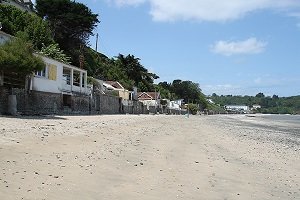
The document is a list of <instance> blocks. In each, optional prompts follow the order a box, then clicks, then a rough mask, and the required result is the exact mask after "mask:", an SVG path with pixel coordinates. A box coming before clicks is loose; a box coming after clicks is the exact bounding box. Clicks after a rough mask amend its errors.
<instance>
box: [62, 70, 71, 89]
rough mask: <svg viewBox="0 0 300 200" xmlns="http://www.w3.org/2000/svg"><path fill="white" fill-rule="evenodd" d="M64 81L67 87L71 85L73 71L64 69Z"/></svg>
mask: <svg viewBox="0 0 300 200" xmlns="http://www.w3.org/2000/svg"><path fill="white" fill-rule="evenodd" d="M63 81H64V82H65V84H67V85H71V69H69V68H66V67H64V68H63Z"/></svg>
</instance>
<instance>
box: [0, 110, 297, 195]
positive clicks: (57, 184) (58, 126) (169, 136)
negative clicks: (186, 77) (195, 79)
mask: <svg viewBox="0 0 300 200" xmlns="http://www.w3.org/2000/svg"><path fill="white" fill-rule="evenodd" d="M281 126H282V127H285V129H284V128H282V129H280V128H279V129H272V124H269V125H268V124H263V125H262V121H261V120H260V119H257V118H256V117H246V116H221V115H220V116H191V117H190V118H186V117H184V116H166V115H155V116H154V115H139V116H137V115H136V116H135V115H114V116H54V117H50V116H48V117H19V118H12V117H4V116H2V117H0V156H1V160H0V199H1V200H16V199H20V200H22V199H24V200H33V199H38V200H42V199H45V200H49V199H51V200H52V199H55V200H57V199H63V200H65V199H66V200H68V199H72V200H77V199H78V200H83V199H85V200H86V199H91V200H92V199H93V200H94V199H112V200H117V199H122V200H135V199H136V200H161V199H167V200H173V199H195V200H196V199H197V200H198V199H204V200H206V199H216V200H219V199H221V200H231V199H260V200H263V199H285V200H288V199H300V136H299V134H298V135H297V131H299V130H300V127H293V131H294V133H295V134H289V133H287V132H286V131H288V129H289V126H290V125H289V124H281ZM298 128H299V129H298ZM298 133H299V132H298Z"/></svg>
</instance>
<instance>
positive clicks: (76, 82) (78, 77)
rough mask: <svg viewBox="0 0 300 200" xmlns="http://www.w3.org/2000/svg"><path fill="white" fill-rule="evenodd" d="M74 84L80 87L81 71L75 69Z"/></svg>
mask: <svg viewBox="0 0 300 200" xmlns="http://www.w3.org/2000/svg"><path fill="white" fill-rule="evenodd" d="M73 85H75V86H79V87H80V72H79V71H75V70H74V72H73Z"/></svg>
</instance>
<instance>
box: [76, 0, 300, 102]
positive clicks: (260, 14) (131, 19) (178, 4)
mask: <svg viewBox="0 0 300 200" xmlns="http://www.w3.org/2000/svg"><path fill="white" fill-rule="evenodd" d="M79 2H81V3H84V4H86V5H87V6H88V7H90V8H91V9H92V11H93V12H94V13H98V14H99V16H100V20H101V23H100V24H99V25H98V27H97V29H96V30H95V33H99V47H98V51H100V52H101V53H104V54H105V55H107V56H109V57H113V56H116V55H118V54H119V53H122V54H124V55H127V54H133V55H135V56H136V57H138V58H140V59H141V63H142V64H143V65H144V66H145V67H146V68H147V69H148V70H149V71H151V72H154V73H156V74H158V75H159V76H160V79H159V80H158V82H159V81H168V82H171V81H173V80H174V79H181V80H191V81H194V82H197V83H199V84H200V87H201V89H202V91H203V92H204V93H205V94H207V95H209V94H212V93H214V92H215V93H217V94H233V95H255V94H257V93H258V92H263V93H265V94H266V95H273V94H277V95H279V96H292V95H300V1H299V0H248V1H245V0H228V1H219V0H79ZM90 43H91V46H92V47H94V46H95V38H94V37H93V38H91V40H90Z"/></svg>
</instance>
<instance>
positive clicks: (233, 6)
mask: <svg viewBox="0 0 300 200" xmlns="http://www.w3.org/2000/svg"><path fill="white" fill-rule="evenodd" d="M109 1H114V2H115V3H116V4H117V5H119V6H122V5H123V6H124V5H139V4H141V3H144V2H147V3H149V4H150V7H151V11H150V14H151V15H152V17H153V20H155V21H176V20H196V21H228V20H235V19H238V18H241V17H243V16H245V15H246V14H248V13H251V12H254V11H257V10H263V9H272V10H285V11H290V12H295V11H297V9H298V10H299V8H300V1H299V0H226V1H220V0H109Z"/></svg>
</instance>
